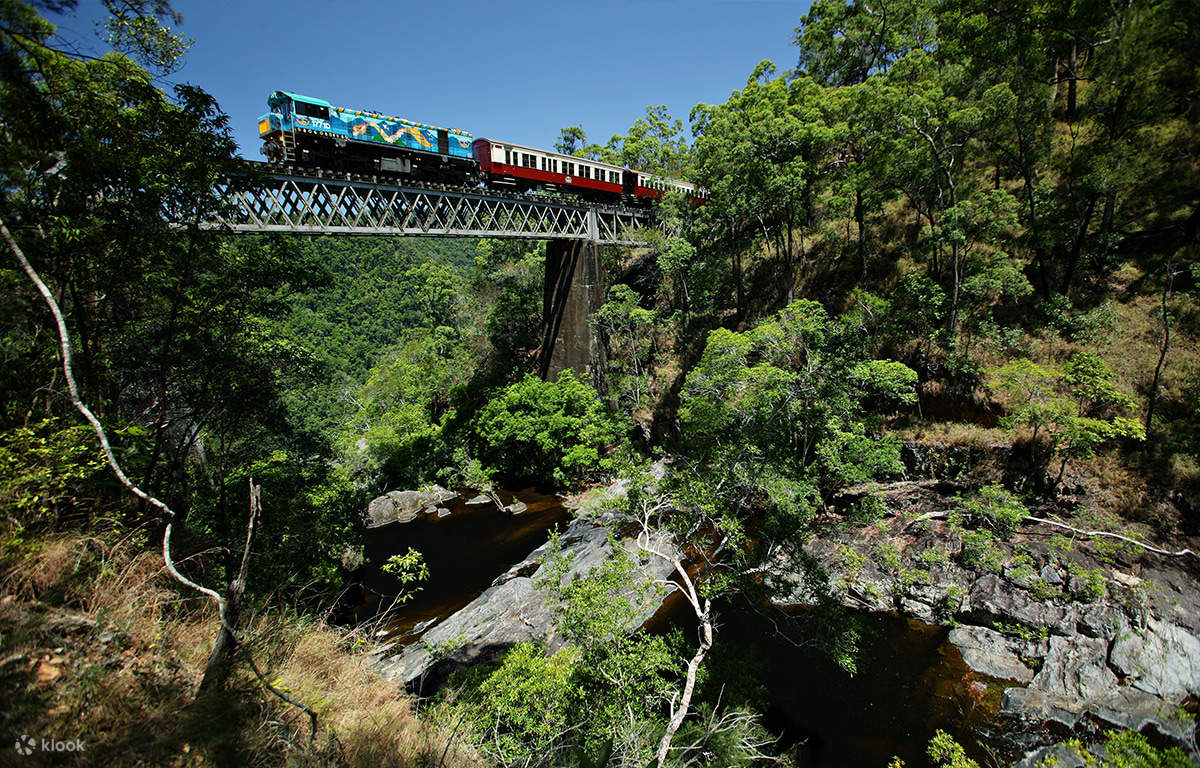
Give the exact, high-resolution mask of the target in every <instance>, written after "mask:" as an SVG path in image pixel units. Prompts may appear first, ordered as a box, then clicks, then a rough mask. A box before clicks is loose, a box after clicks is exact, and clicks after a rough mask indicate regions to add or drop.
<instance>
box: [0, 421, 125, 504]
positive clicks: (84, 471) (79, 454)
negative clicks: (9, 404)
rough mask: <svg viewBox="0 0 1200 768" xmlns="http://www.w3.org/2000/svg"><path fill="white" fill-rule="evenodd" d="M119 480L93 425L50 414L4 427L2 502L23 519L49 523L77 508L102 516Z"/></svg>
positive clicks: (0, 473) (0, 453) (0, 450)
mask: <svg viewBox="0 0 1200 768" xmlns="http://www.w3.org/2000/svg"><path fill="white" fill-rule="evenodd" d="M113 484H114V482H113V480H112V479H111V478H110V477H109V476H108V462H107V461H106V460H105V458H104V455H103V454H102V453H101V452H100V448H99V446H97V445H96V435H95V433H94V432H93V431H92V429H91V427H89V426H85V425H75V426H66V425H65V424H63V423H62V421H61V420H59V419H47V420H45V421H41V422H38V423H36V424H33V425H31V426H28V427H16V428H14V429H11V430H8V431H7V432H4V433H0V505H3V506H4V508H5V509H7V510H9V512H10V515H11V516H12V517H14V518H16V519H17V520H18V521H19V522H20V523H21V524H23V525H33V526H40V527H44V528H49V527H52V526H53V522H54V521H55V520H56V519H59V518H60V517H61V515H63V514H64V513H72V512H76V511H77V510H87V511H88V513H89V514H90V515H96V516H98V513H99V512H100V510H101V509H103V507H104V506H106V505H107V504H111V501H107V500H106V497H109V496H111V491H112V487H113Z"/></svg>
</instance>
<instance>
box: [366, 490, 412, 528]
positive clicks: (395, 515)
mask: <svg viewBox="0 0 1200 768" xmlns="http://www.w3.org/2000/svg"><path fill="white" fill-rule="evenodd" d="M422 506H424V499H423V498H422V496H421V492H420V491H390V492H388V493H385V494H384V495H382V496H379V497H377V498H375V499H372V501H371V503H370V504H368V505H367V527H368V528H381V527H383V526H385V525H389V524H391V523H411V522H412V521H413V520H416V519H417V512H418V511H420V509H421V507H422Z"/></svg>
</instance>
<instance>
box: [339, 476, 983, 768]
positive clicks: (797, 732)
mask: <svg viewBox="0 0 1200 768" xmlns="http://www.w3.org/2000/svg"><path fill="white" fill-rule="evenodd" d="M500 495H501V499H502V501H504V502H505V503H506V504H507V503H510V502H511V501H513V500H520V501H522V502H524V503H525V504H526V505H528V509H527V510H526V511H525V512H524V513H522V514H520V515H511V514H509V513H507V512H504V511H501V510H497V509H496V508H495V506H494V505H491V504H487V505H480V506H468V505H466V504H464V503H462V502H461V501H460V502H459V503H457V504H456V506H454V507H451V514H450V515H449V516H447V517H443V518H438V517H436V516H434V515H422V516H420V517H418V518H417V519H416V520H414V521H413V522H411V523H408V524H405V525H390V526H387V527H384V528H382V529H379V530H376V531H374V532H373V533H372V534H371V537H370V540H369V542H368V545H367V549H366V556H367V562H368V566H367V567H366V569H365V572H366V573H367V575H366V577H365V579H364V586H366V587H367V588H368V589H369V590H371V591H372V592H374V593H375V594H376V597H375V598H374V599H373V600H370V601H368V602H367V603H366V604H365V605H364V606H363V609H362V613H361V615H360V619H362V620H367V619H375V620H377V621H378V625H379V627H378V632H379V633H380V634H379V635H378V637H379V638H380V639H386V640H389V641H392V640H399V641H401V642H408V641H410V639H411V637H412V634H413V632H412V631H413V629H414V627H420V626H421V625H422V624H426V623H428V622H431V621H433V620H436V619H442V618H445V617H447V616H449V615H450V614H452V613H453V612H455V611H457V610H458V609H460V608H462V607H463V606H465V605H466V604H467V603H468V602H470V601H471V600H472V599H474V598H475V597H476V596H478V594H479V593H480V592H482V591H483V590H485V589H486V588H487V587H488V586H489V585H490V584H491V583H492V581H493V580H494V579H495V578H496V577H497V576H499V575H500V574H502V573H504V572H505V571H506V570H508V569H509V568H510V567H511V566H513V565H514V564H516V563H518V562H520V561H522V560H523V559H525V557H526V556H527V555H528V554H529V553H530V552H531V551H533V550H534V549H536V548H537V547H538V546H540V545H541V544H542V543H544V542H545V540H546V535H547V532H548V531H549V530H550V529H551V528H553V527H554V526H556V525H560V524H565V523H566V522H567V521H568V520H569V519H570V511H569V510H567V509H566V508H565V507H564V506H563V504H562V501H561V499H559V498H557V497H554V496H548V495H545V494H541V493H538V492H537V491H535V490H533V489H525V490H522V491H518V492H516V493H515V494H513V493H501V494H500ZM409 547H413V548H415V549H417V550H418V551H420V552H421V553H422V554H423V555H424V556H425V560H426V563H427V564H428V566H429V572H430V578H429V580H428V582H427V583H425V585H424V586H423V587H422V589H421V590H420V591H419V592H418V593H416V594H415V596H414V597H413V598H412V599H411V600H409V601H407V602H406V603H404V604H403V605H400V606H396V607H393V608H392V609H391V611H389V612H388V615H387V617H386V618H385V619H384V620H379V615H380V612H381V610H382V609H384V608H386V607H387V606H388V605H390V604H391V598H390V596H392V595H395V594H396V592H397V590H398V588H399V584H398V583H397V582H396V580H395V579H394V578H393V577H391V576H390V575H388V574H386V573H383V572H382V571H381V570H380V566H381V565H382V564H383V563H384V562H386V560H387V558H388V557H389V556H391V555H393V554H398V553H403V552H405V551H407V549H408V548H409ZM862 619H863V628H864V632H863V639H862V642H861V643H860V654H859V656H858V659H857V664H858V669H857V672H856V674H854V675H853V676H852V675H849V674H847V673H846V672H845V671H844V670H842V669H841V668H839V667H838V666H837V665H836V664H834V663H833V662H832V661H831V660H830V659H829V658H828V656H827V655H826V654H825V653H824V652H823V651H820V650H818V649H817V648H815V647H813V646H812V645H804V644H803V643H802V644H801V646H800V647H797V646H796V645H793V644H792V643H791V642H788V641H786V640H784V639H781V638H780V636H779V635H778V634H777V633H776V632H775V631H774V629H775V627H774V625H773V623H772V622H771V621H770V620H769V619H768V618H765V617H763V616H762V615H759V613H757V612H755V611H753V610H751V609H749V608H747V607H737V606H732V605H731V606H727V607H725V608H724V609H723V611H722V615H721V618H720V621H719V630H718V642H719V644H720V645H721V646H723V648H724V650H723V651H722V653H723V654H724V655H725V659H724V663H722V664H719V665H718V664H715V663H714V670H713V674H729V673H728V672H723V671H722V669H724V670H734V671H733V672H732V674H734V675H741V676H742V677H743V679H742V680H740V681H737V680H732V679H731V680H730V681H729V683H730V690H733V689H734V687H735V685H737V686H741V687H745V683H746V680H745V675H746V674H747V671H749V673H750V675H751V676H752V678H753V680H754V682H755V683H757V685H758V686H760V687H761V689H763V690H765V692H766V699H767V702H768V703H767V704H766V706H765V707H764V709H765V713H764V714H765V717H766V724H767V725H768V727H769V728H770V729H771V730H772V732H773V733H775V734H776V735H777V736H779V737H780V739H781V743H782V744H783V745H786V746H789V747H792V748H794V750H795V752H794V754H795V755H796V757H797V761H798V764H799V765H800V766H804V768H826V767H829V768H832V767H833V766H838V767H839V768H882V767H883V766H886V765H887V764H888V762H889V760H890V759H891V757H892V756H899V757H901V758H903V759H904V760H905V761H906V763H907V766H908V768H919V766H924V765H927V760H926V759H925V757H924V751H925V745H926V743H927V742H928V740H929V739H930V738H931V737H932V736H933V734H934V732H935V731H936V730H937V729H939V728H941V729H944V730H947V731H949V732H951V733H952V734H954V735H955V736H956V737H957V738H958V739H959V741H960V742H962V743H964V744H968V745H969V744H970V742H971V739H970V738H969V734H968V733H966V729H967V728H968V727H969V726H972V725H979V724H983V723H986V722H988V721H989V720H991V719H992V717H993V716H994V714H995V712H996V708H997V705H998V696H999V687H998V686H995V685H992V684H991V683H992V682H993V681H990V680H987V679H985V678H981V677H979V676H978V675H976V674H974V673H972V672H971V671H970V670H969V669H968V668H967V667H966V665H965V664H964V663H963V660H962V657H961V655H960V654H959V652H958V650H957V649H956V648H955V647H954V646H953V645H952V644H950V643H949V642H948V641H947V640H946V636H947V634H948V629H947V628H945V627H940V626H930V625H927V624H923V623H921V622H918V621H914V620H911V619H906V618H901V617H899V616H894V615H880V614H872V615H868V616H864V617H862ZM648 627H649V628H650V629H651V631H665V630H666V629H668V628H671V627H677V628H682V629H683V630H684V632H685V633H690V632H692V631H693V630H694V619H692V620H691V621H689V612H688V609H687V606H686V604H685V603H684V602H683V601H680V600H671V601H669V602H668V603H667V604H666V605H664V607H663V608H662V609H660V611H659V612H658V614H656V616H655V617H654V619H652V620H651V622H649V625H648ZM383 633H386V634H383ZM730 659H733V662H734V663H732V664H730V663H729V660H730ZM717 661H720V659H718V658H717V657H716V656H714V662H717ZM981 751H982V750H980V749H978V748H973V749H971V750H970V752H971V754H972V757H975V758H976V759H980V758H983V757H985V755H983V754H981Z"/></svg>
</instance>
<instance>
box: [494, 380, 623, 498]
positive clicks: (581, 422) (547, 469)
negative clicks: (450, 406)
mask: <svg viewBox="0 0 1200 768" xmlns="http://www.w3.org/2000/svg"><path fill="white" fill-rule="evenodd" d="M471 429H472V432H473V435H474V437H475V440H476V441H477V442H478V444H479V446H480V456H481V458H482V459H483V460H484V461H486V462H487V463H488V465H489V466H494V467H497V468H498V469H499V470H500V471H502V472H504V473H506V474H508V475H509V476H511V477H515V478H521V479H525V480H534V481H542V482H545V481H552V482H554V483H556V484H559V485H564V484H566V483H568V482H570V481H572V480H578V479H581V478H583V477H584V476H586V475H587V474H588V473H591V472H594V471H596V470H598V469H601V468H602V467H603V466H604V458H603V455H602V452H603V451H604V450H605V449H606V448H607V447H608V446H609V445H611V444H612V443H613V442H615V441H616V439H617V437H618V434H619V433H618V429H617V425H616V423H615V422H614V421H613V420H612V419H611V418H610V417H609V416H608V415H607V414H606V413H605V411H604V406H603V404H602V403H601V402H600V398H599V396H598V395H597V394H596V390H595V389H593V388H592V387H591V386H590V385H588V384H586V383H584V382H582V381H580V380H579V378H577V377H576V376H575V374H574V373H573V372H572V371H570V370H565V371H563V372H562V373H560V374H559V376H558V378H557V379H556V380H555V381H542V380H541V379H538V378H536V377H534V376H531V375H526V376H525V378H524V379H523V380H521V381H519V382H517V383H515V384H510V385H509V386H507V387H505V388H504V389H502V390H500V391H498V392H496V393H495V395H494V396H493V397H492V398H491V399H490V400H488V401H487V402H486V403H485V404H484V405H483V407H482V408H480V409H479V411H478V412H477V413H476V414H475V416H474V417H473V419H472V420H471Z"/></svg>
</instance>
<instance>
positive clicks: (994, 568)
mask: <svg viewBox="0 0 1200 768" xmlns="http://www.w3.org/2000/svg"><path fill="white" fill-rule="evenodd" d="M961 558H962V563H963V565H965V566H967V567H969V568H974V569H976V570H979V571H984V572H986V573H1000V571H1001V569H1002V568H1003V566H1004V560H1005V557H1004V552H1003V551H1002V550H1001V549H1000V548H999V547H997V546H996V537H995V536H993V535H992V534H991V533H989V532H987V531H967V532H966V533H964V534H963V542H962V554H961Z"/></svg>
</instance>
